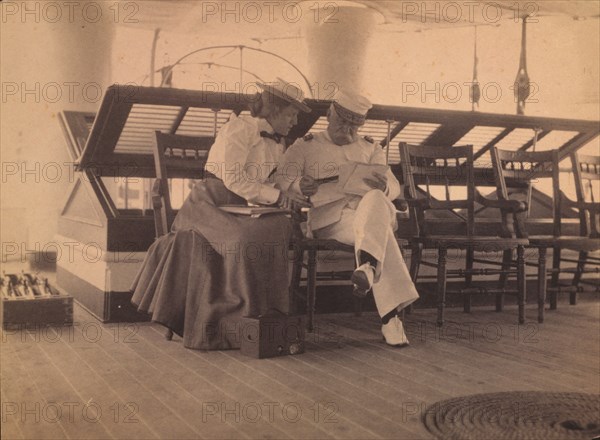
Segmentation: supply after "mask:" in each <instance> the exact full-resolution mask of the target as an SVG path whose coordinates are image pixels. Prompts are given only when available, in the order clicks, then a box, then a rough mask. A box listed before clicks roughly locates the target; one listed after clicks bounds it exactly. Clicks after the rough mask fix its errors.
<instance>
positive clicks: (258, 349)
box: [240, 313, 305, 359]
mask: <svg viewBox="0 0 600 440" xmlns="http://www.w3.org/2000/svg"><path fill="white" fill-rule="evenodd" d="M304 326H305V324H304V316H288V315H284V314H282V313H280V314H272V315H261V316H259V317H257V318H253V317H244V318H242V321H241V329H240V330H241V331H240V334H241V337H242V341H241V352H242V353H243V354H245V355H246V356H250V357H253V358H257V359H263V358H269V357H275V356H282V355H287V354H300V353H303V352H304V334H305V332H304Z"/></svg>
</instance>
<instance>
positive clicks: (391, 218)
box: [315, 190, 419, 316]
mask: <svg viewBox="0 0 600 440" xmlns="http://www.w3.org/2000/svg"><path fill="white" fill-rule="evenodd" d="M397 227H398V223H397V221H396V208H395V206H394V205H393V204H392V202H390V201H389V200H388V199H387V197H386V196H385V195H384V194H383V192H381V191H379V190H373V191H369V192H368V193H366V194H365V195H364V197H363V198H362V199H361V200H360V202H359V203H358V206H357V207H356V209H352V208H351V207H346V208H344V210H343V211H342V217H341V219H340V221H339V222H337V223H334V224H332V225H329V226H326V227H324V228H322V229H319V230H317V231H315V235H316V236H317V237H318V238H333V239H336V240H338V241H340V242H342V243H346V244H352V245H354V249H355V252H356V258H357V263H358V253H359V251H361V250H362V251H365V252H368V253H369V254H371V255H372V256H373V257H375V258H376V259H377V261H379V264H378V265H377V273H376V275H375V283H374V284H373V296H374V297H375V304H376V306H377V310H378V312H379V315H380V316H385V315H386V314H388V313H389V312H391V311H392V310H394V309H398V310H401V309H402V308H404V307H406V306H407V305H409V304H410V303H412V302H413V301H415V300H416V299H417V298H419V294H418V293H417V289H416V288H415V285H414V283H413V282H412V280H411V278H410V274H409V272H408V268H407V267H406V263H405V262H404V259H403V258H402V254H401V252H400V247H399V246H398V242H397V241H396V238H395V236H394V231H395V230H396V228H397Z"/></svg>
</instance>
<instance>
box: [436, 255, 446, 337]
mask: <svg viewBox="0 0 600 440" xmlns="http://www.w3.org/2000/svg"><path fill="white" fill-rule="evenodd" d="M446 254H447V249H446V248H444V247H442V248H439V249H438V270H437V296H438V298H437V299H438V316H437V325H438V326H439V327H441V326H442V325H444V307H445V306H446Z"/></svg>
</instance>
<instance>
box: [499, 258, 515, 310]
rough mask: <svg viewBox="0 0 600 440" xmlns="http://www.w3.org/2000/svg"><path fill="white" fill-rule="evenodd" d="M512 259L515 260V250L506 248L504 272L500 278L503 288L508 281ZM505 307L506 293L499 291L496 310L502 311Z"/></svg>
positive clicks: (503, 260)
mask: <svg viewBox="0 0 600 440" xmlns="http://www.w3.org/2000/svg"><path fill="white" fill-rule="evenodd" d="M512 260H513V250H512V249H506V250H505V251H504V252H503V253H502V273H501V274H500V280H499V284H500V288H501V289H505V288H506V283H507V281H508V271H509V270H510V268H511V266H512ZM503 308H504V295H503V294H502V293H498V294H497V295H496V311H497V312H501V311H502V309H503Z"/></svg>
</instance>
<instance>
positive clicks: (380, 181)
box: [363, 173, 387, 192]
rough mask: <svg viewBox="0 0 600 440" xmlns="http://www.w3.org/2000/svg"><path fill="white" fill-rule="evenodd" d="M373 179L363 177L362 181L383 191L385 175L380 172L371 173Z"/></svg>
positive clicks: (385, 182)
mask: <svg viewBox="0 0 600 440" xmlns="http://www.w3.org/2000/svg"><path fill="white" fill-rule="evenodd" d="M373 177H374V179H369V178H364V179H363V182H365V183H366V184H367V185H369V186H370V187H371V188H373V189H379V190H381V191H383V192H385V190H386V188H387V176H386V175H385V174H381V173H373Z"/></svg>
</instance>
